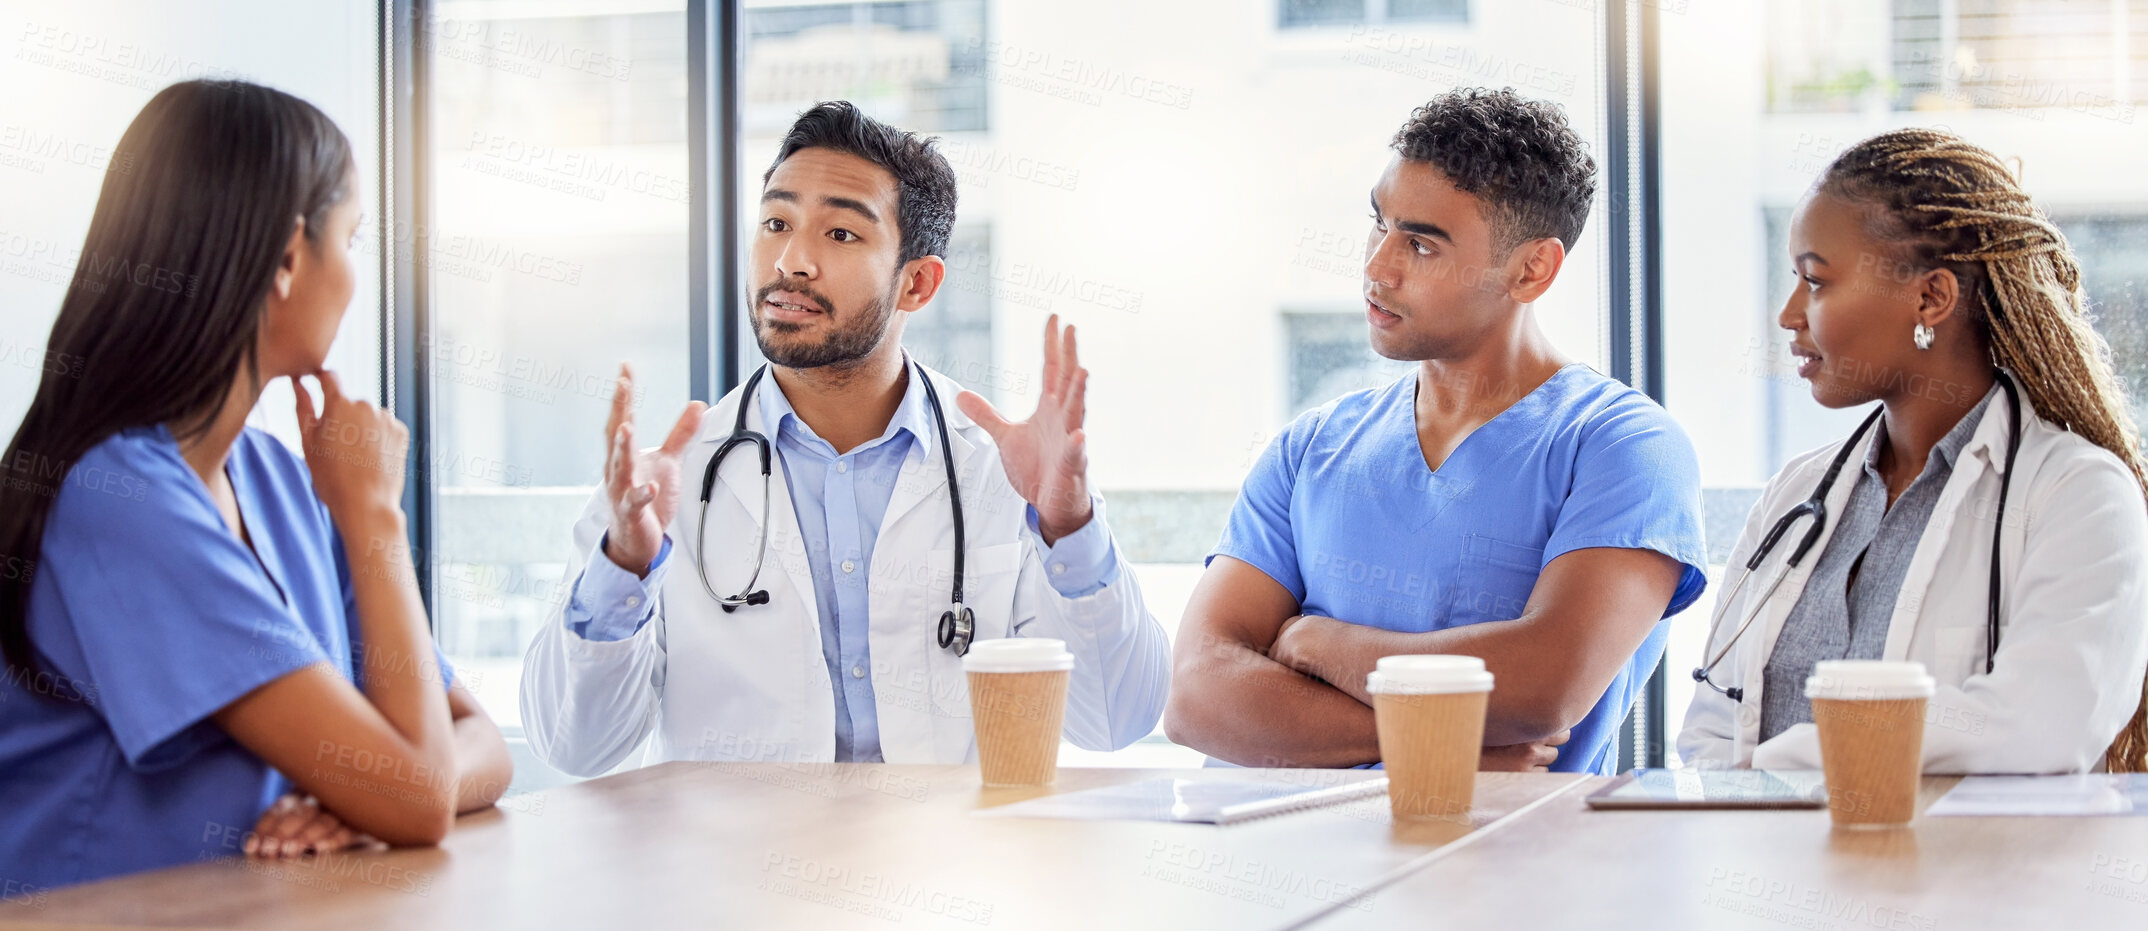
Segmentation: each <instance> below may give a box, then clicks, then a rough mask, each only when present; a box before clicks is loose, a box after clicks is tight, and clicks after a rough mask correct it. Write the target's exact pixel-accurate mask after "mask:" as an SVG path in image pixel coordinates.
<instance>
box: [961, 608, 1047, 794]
mask: <svg viewBox="0 0 2148 931" xmlns="http://www.w3.org/2000/svg"><path fill="white" fill-rule="evenodd" d="M962 670H963V672H964V674H965V675H967V676H968V678H969V685H970V715H971V717H972V718H973V719H974V721H975V726H976V728H977V763H978V765H979V768H981V769H982V770H984V784H985V785H988V786H1048V785H1051V784H1052V779H1053V777H1054V776H1056V775H1057V774H1058V771H1059V725H1060V722H1061V721H1063V720H1064V719H1065V717H1066V708H1067V677H1068V676H1069V675H1071V674H1072V673H1073V670H1074V654H1072V653H1068V652H1067V649H1066V644H1065V643H1064V642H1063V641H1059V640H1046V639H1042V638H1039V639H1034V640H1031V639H1026V638H1014V639H1005V640H979V641H977V642H976V643H975V644H972V645H971V646H970V652H969V654H968V655H966V656H964V657H963V658H962Z"/></svg>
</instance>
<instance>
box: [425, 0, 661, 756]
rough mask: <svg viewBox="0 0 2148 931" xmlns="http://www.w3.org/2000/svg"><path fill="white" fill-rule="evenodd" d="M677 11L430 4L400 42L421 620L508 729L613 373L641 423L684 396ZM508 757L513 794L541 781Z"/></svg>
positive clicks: (590, 469)
mask: <svg viewBox="0 0 2148 931" xmlns="http://www.w3.org/2000/svg"><path fill="white" fill-rule="evenodd" d="M685 20H686V17H685V12H684V5H683V3H674V4H668V5H667V4H662V3H638V4H629V5H620V4H612V3H602V2H595V0H591V2H569V3H558V2H456V0H450V2H444V3H440V4H439V5H438V6H437V7H436V8H435V9H434V15H433V17H432V18H431V19H430V20H429V21H428V22H427V23H425V24H424V28H423V29H422V30H421V31H420V32H419V34H418V39H419V44H418V52H419V54H422V55H425V56H427V63H428V65H429V66H430V68H431V73H432V79H431V95H430V97H431V106H432V131H433V137H432V138H433V146H432V151H431V152H430V153H428V162H427V166H426V167H427V169H428V170H429V171H430V172H431V181H432V191H433V204H432V224H431V227H430V228H429V229H425V230H422V231H420V232H421V235H420V236H419V237H417V239H418V246H417V248H418V251H419V258H420V260H421V261H423V262H424V263H425V264H426V270H427V273H428V280H429V283H430V295H429V296H430V301H431V307H432V320H431V330H430V332H429V333H428V334H427V335H426V336H425V337H424V339H423V342H424V345H421V346H420V347H419V349H420V352H421V353H422V354H423V355H424V357H425V360H426V363H427V364H428V365H429V367H430V370H431V387H432V390H433V393H434V394H433V415H434V418H435V420H434V428H433V435H432V437H431V441H432V442H431V449H430V454H429V456H428V457H427V460H428V461H426V462H423V463H421V464H420V475H421V476H422V477H423V478H424V479H426V480H427V481H430V482H431V483H432V484H433V487H434V488H436V489H437V491H438V496H439V497H438V500H439V513H438V518H437V523H436V526H435V528H434V535H435V536H434V539H435V543H434V548H435V550H436V552H435V553H434V554H433V556H434V567H435V571H436V572H437V582H436V587H435V589H434V592H433V599H432V604H433V623H434V627H435V630H436V631H437V634H438V636H439V639H440V643H441V645H442V647H443V649H444V650H445V651H446V652H447V654H448V655H449V657H450V658H451V659H452V660H453V661H454V662H455V663H456V664H457V666H458V668H459V669H460V670H461V671H462V674H463V677H464V680H465V681H466V682H467V683H468V684H469V685H471V687H472V688H473V690H474V691H476V693H477V694H478V696H479V698H480V699H481V700H482V701H483V702H484V704H485V707H486V709H487V710H488V711H490V712H491V713H492V716H493V717H494V718H495V719H497V720H498V721H500V723H501V724H502V725H503V726H504V727H506V728H507V731H508V733H509V735H510V737H514V736H517V735H519V731H520V729H519V723H520V708H519V703H518V701H517V688H518V685H519V682H520V676H521V663H522V654H523V651H524V649H525V648H527V646H528V645H529V642H530V639H531V637H532V636H533V635H534V634H535V632H536V630H537V625H538V624H540V623H542V622H543V620H544V619H545V617H546V616H547V613H548V612H549V611H550V610H551V609H552V608H553V607H554V606H555V605H556V604H557V603H558V602H559V601H561V600H562V599H564V597H565V595H566V589H565V585H564V584H563V582H562V579H561V576H562V573H563V571H564V566H565V563H566V559H567V556H568V549H569V546H570V543H569V533H568V532H569V529H570V528H571V527H572V526H573V524H574V521H575V518H576V517H578V516H579V515H580V513H581V509H582V507H583V506H584V505H585V504H586V503H587V501H588V498H589V495H590V493H591V491H592V489H593V488H594V487H595V485H596V482H597V479H598V476H599V474H600V470H601V468H602V462H603V458H602V457H603V453H604V449H605V446H604V436H603V434H604V421H605V416H606V414H607V412H608V405H609V404H610V399H611V394H612V385H613V382H614V377H613V376H614V375H615V374H616V373H617V372H618V369H619V364H620V363H621V362H622V361H624V362H629V363H632V365H633V366H634V371H635V375H636V378H637V388H638V392H637V397H636V399H635V409H636V414H637V416H638V417H639V418H640V419H641V420H642V421H643V422H644V423H645V424H658V425H659V426H658V427H655V428H653V429H659V430H660V429H661V428H662V425H668V424H669V423H670V422H671V419H672V418H673V417H675V416H677V413H678V410H679V409H680V408H681V407H683V406H684V405H685V403H686V400H687V397H688V391H687V364H688V360H687V356H686V353H685V350H684V347H685V345H686V336H687V306H686V305H687V293H686V292H687V275H688V268H687V219H686V218H687V207H688V198H689V189H688V186H687V181H686V179H687V159H686V149H687V146H686V126H687V118H686V117H687V115H686V79H685V73H686V38H685V32H686V29H685ZM516 745H517V746H518V747H519V746H520V744H519V741H518V742H517V743H516ZM517 763H518V767H517V781H518V785H520V786H523V787H527V786H530V785H532V784H541V781H542V780H544V779H545V778H547V777H548V776H550V775H551V774H550V771H549V770H548V769H546V768H545V767H544V766H543V764H541V763H539V762H537V761H536V760H534V759H533V758H530V757H528V756H527V755H519V758H518V760H517Z"/></svg>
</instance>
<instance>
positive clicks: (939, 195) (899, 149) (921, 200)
mask: <svg viewBox="0 0 2148 931" xmlns="http://www.w3.org/2000/svg"><path fill="white" fill-rule="evenodd" d="M933 141H934V140H932V139H929V138H925V137H922V136H919V135H918V134H916V133H912V132H904V131H902V130H900V129H896V128H895V127H893V126H889V125H888V124H886V123H883V122H880V121H879V120H876V119H873V118H872V117H869V116H866V115H865V114H863V113H860V112H858V108H857V107H856V106H854V105H852V104H851V102H850V101H848V100H830V101H826V102H824V103H818V104H814V105H813V108H812V109H810V110H807V111H806V112H804V113H801V114H799V115H798V121H797V122H795V123H792V124H791V130H790V132H788V133H786V134H784V136H783V147H782V148H781V149H779V150H778V151H777V152H776V160H775V162H774V163H773V164H771V165H769V166H768V171H767V172H765V173H763V174H762V175H761V183H762V184H763V185H766V184H767V183H768V179H769V178H771V177H773V176H774V175H775V173H776V166H777V165H781V164H783V160H784V159H787V158H790V157H791V156H792V155H795V154H797V153H798V151H799V150H800V149H833V150H835V151H837V152H844V153H848V154H850V155H855V156H857V157H859V158H862V159H864V160H866V161H868V162H872V163H873V164H875V165H878V166H880V167H882V168H885V169H887V171H888V173H889V174H891V175H894V176H895V186H896V188H897V189H898V194H897V197H896V209H895V225H896V228H897V229H899V230H901V231H902V247H901V257H900V259H899V261H902V262H908V261H910V260H912V259H916V258H920V257H923V256H928V255H937V256H940V257H942V258H945V257H946V256H947V237H948V234H949V233H950V232H951V231H952V230H953V229H954V227H955V169H954V167H953V166H951V165H949V164H947V157H946V156H943V155H941V154H940V151H939V150H938V149H935V148H933V146H932V143H933Z"/></svg>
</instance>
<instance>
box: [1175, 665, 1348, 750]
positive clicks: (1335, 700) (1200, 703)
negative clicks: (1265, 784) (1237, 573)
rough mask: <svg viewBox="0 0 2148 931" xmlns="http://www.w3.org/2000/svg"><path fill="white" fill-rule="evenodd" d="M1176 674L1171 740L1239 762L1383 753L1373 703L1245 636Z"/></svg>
mask: <svg viewBox="0 0 2148 931" xmlns="http://www.w3.org/2000/svg"><path fill="white" fill-rule="evenodd" d="M1202 656H1203V658H1202V661H1201V662H1200V665H1199V666H1198V667H1197V668H1195V669H1193V670H1181V674H1180V675H1177V676H1174V679H1175V682H1174V685H1173V688H1172V694H1171V699H1170V705H1169V707H1168V709H1167V711H1166V714H1165V718H1164V727H1165V729H1166V731H1167V732H1168V733H1169V735H1170V737H1171V739H1172V740H1175V741H1177V742H1179V743H1182V744H1185V745H1187V746H1190V747H1193V748H1194V749H1197V750H1200V751H1201V752H1203V753H1206V754H1208V755H1210V756H1213V757H1216V758H1217V759H1221V760H1225V761H1228V762H1232V763H1237V764H1239V765H1241V766H1261V767H1293V766H1304V767H1334V766H1356V765H1359V764H1362V763H1371V762H1375V761H1377V760H1379V759H1380V739H1379V732H1378V731H1377V730H1375V729H1374V727H1373V719H1372V708H1371V707H1370V706H1368V705H1365V704H1363V703H1361V702H1359V701H1358V700H1356V699H1354V698H1351V697H1350V696H1349V695H1346V694H1344V693H1342V692H1340V691H1337V690H1336V689H1335V688H1334V687H1333V686H1330V685H1328V684H1327V683H1324V682H1321V681H1319V680H1316V679H1313V678H1311V677H1309V676H1306V675H1303V674H1301V673H1299V672H1297V671H1295V670H1292V669H1290V668H1289V667H1287V666H1284V665H1282V664H1281V663H1278V662H1276V661H1274V660H1272V659H1269V658H1268V657H1267V656H1265V655H1263V654H1261V653H1260V652H1258V651H1255V650H1253V649H1252V648H1251V647H1248V646H1246V645H1245V644H1242V643H1222V644H1217V645H1215V646H1214V647H1212V648H1209V649H1207V650H1204V651H1203V652H1202Z"/></svg>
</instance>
